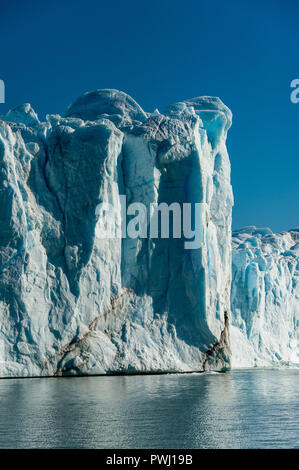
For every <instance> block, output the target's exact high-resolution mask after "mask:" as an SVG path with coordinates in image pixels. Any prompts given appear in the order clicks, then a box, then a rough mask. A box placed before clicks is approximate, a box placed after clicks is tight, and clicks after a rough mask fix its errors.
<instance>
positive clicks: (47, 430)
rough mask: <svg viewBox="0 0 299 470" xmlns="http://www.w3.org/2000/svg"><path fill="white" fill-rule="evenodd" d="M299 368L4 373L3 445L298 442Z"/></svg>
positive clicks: (0, 403) (0, 397) (0, 402)
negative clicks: (70, 375)
mask: <svg viewBox="0 0 299 470" xmlns="http://www.w3.org/2000/svg"><path fill="white" fill-rule="evenodd" d="M298 423H299V370H287V369H285V370H250V371H249V370H243V371H233V372H230V373H226V374H183V375H174V374H173V375H143V376H116V377H111V376H110V377H74V378H43V379H1V380H0V447H1V448H15V447H17V448H32V447H38V448H39V447H42V448H61V447H63V448H190V449H191V448H276V447H279V448H294V447H296V448H298V447H299V430H298Z"/></svg>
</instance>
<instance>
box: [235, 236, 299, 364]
mask: <svg viewBox="0 0 299 470" xmlns="http://www.w3.org/2000/svg"><path fill="white" fill-rule="evenodd" d="M232 242H233V255H232V293H231V309H232V325H231V345H232V346H231V347H232V366H233V367H252V366H269V365H286V364H288V365H290V364H298V363H299V348H298V346H299V342H298V339H299V338H298V331H299V329H298V327H299V229H296V230H290V231H289V232H281V233H278V234H274V233H272V231H271V230H270V229H268V228H264V229H258V228H256V227H245V228H243V229H241V230H238V231H235V232H233V237H232Z"/></svg>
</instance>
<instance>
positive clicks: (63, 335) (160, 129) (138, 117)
mask: <svg viewBox="0 0 299 470" xmlns="http://www.w3.org/2000/svg"><path fill="white" fill-rule="evenodd" d="M230 124H231V112H230V111H229V109H228V108H227V107H226V106H225V105H224V104H223V103H222V102H221V100H219V99H218V98H211V97H200V98H194V99H191V100H187V101H184V102H180V103H176V104H174V105H172V106H169V107H168V108H167V109H166V111H165V112H164V113H163V114H160V113H159V111H157V110H156V111H155V112H154V113H146V112H144V111H143V110H142V109H141V107H140V106H139V105H138V104H137V103H136V102H135V101H134V100H133V99H132V98H130V97H129V96H128V95H126V94H125V93H122V92H119V91H116V90H97V91H94V92H90V93H86V94H84V95H83V96H81V97H79V98H78V100H77V101H75V102H74V103H73V104H72V105H71V106H70V107H69V108H68V110H67V112H66V116H65V117H61V116H59V115H50V116H48V117H47V122H40V121H39V119H38V116H37V115H36V113H35V112H34V111H33V109H32V108H31V106H30V105H29V104H25V105H23V106H20V107H19V108H17V109H15V110H12V111H10V112H9V113H7V114H6V115H5V116H2V117H1V120H0V173H1V174H0V199H1V206H0V207H1V209H0V270H1V273H0V375H1V376H2V377H3V376H35V375H63V374H105V373H118V372H151V371H190V370H196V371H200V370H208V369H214V370H223V369H226V368H227V367H229V365H230V345H229V331H228V319H226V320H225V319H224V311H225V310H228V311H229V306H230V289H231V209H232V204H233V197H232V189H231V185H230V163H229V158H228V154H227V150H226V146H225V140H226V135H227V131H228V129H229V127H230ZM121 195H126V199H127V204H132V203H134V202H142V203H143V204H145V205H146V206H149V205H150V204H151V203H159V202H166V203H167V204H171V203H172V202H178V203H184V202H190V203H192V204H194V203H197V202H198V203H201V205H202V211H201V220H200V226H201V246H200V247H199V248H197V249H194V250H186V249H185V248H184V240H183V239H176V238H169V239H164V238H157V239H150V238H140V237H139V238H136V239H131V238H123V239H122V238H119V237H118V238H114V239H100V238H99V237H97V235H96V233H97V226H98V224H99V222H100V221H99V217H98V215H97V211H96V208H97V207H98V204H99V203H101V202H103V201H106V202H109V203H111V204H113V205H116V206H117V205H119V200H120V196H121ZM285 237H286V238H287V237H289V238H290V239H291V237H292V235H286V236H285ZM289 248H290V250H291V247H289ZM240 256H242V255H240ZM244 256H245V255H244ZM292 263H294V261H293V258H292V256H291V255H286V256H285V261H284V264H282V266H283V267H284V266H285V268H283V269H291V268H289V267H288V266H289V265H290V266H291V265H292V266H293V264H292ZM259 266H262V261H261V263H260V265H259ZM259 270H261V269H260V268H256V271H254V269H253V268H252V273H253V274H250V276H249V278H250V279H255V278H254V273H255V272H259ZM288 272H290V271H288ZM250 273H251V271H250ZM235 276H236V274H235ZM253 282H254V281H253V280H250V283H249V285H250V286H252V285H253ZM250 288H251V287H250ZM250 292H252V295H251V297H250V299H254V298H255V297H254V292H253V291H250ZM244 302H246V300H245V299H244ZM248 302H249V303H250V309H251V310H250V312H252V311H255V310H254V309H255V307H254V305H253V300H250V301H248ZM241 308H242V306H241V305H240V306H238V305H236V311H238V309H241ZM229 315H230V312H229ZM242 315H243V316H242ZM277 315H278V313H277ZM239 317H240V319H239V320H235V325H237V323H238V322H239V323H240V327H242V325H243V323H242V321H243V320H244V321H246V318H244V313H240V315H239ZM239 317H238V318H239ZM244 321H243V322H244ZM288 321H291V320H288ZM253 327H254V325H253V326H252V327H250V329H249V330H248V331H247V330H246V331H245V330H243V331H244V334H243V333H242V335H243V336H242V339H243V338H244V341H247V338H248V337H249V336H250V334H252V331H253Z"/></svg>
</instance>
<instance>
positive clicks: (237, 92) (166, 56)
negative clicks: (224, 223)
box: [0, 0, 299, 231]
mask: <svg viewBox="0 0 299 470" xmlns="http://www.w3.org/2000/svg"><path fill="white" fill-rule="evenodd" d="M0 40H1V48H0V78H1V79H3V80H4V81H5V84H6V103H5V104H1V105H0V114H3V113H4V112H5V111H6V110H7V109H9V108H13V107H15V106H17V105H18V104H21V103H24V102H30V103H31V104H32V105H33V107H34V108H35V109H36V111H37V112H38V114H39V115H40V117H41V118H44V116H45V114H47V113H59V114H63V113H64V111H65V109H66V107H67V105H68V104H69V103H70V102H72V101H73V100H74V99H75V98H76V97H77V96H79V95H80V94H81V93H83V92H85V91H87V90H92V89H96V88H117V89H120V90H123V91H125V92H127V93H129V94H130V95H131V96H133V98H135V99H136V100H137V101H138V102H139V103H140V105H141V106H142V107H143V108H144V109H145V110H146V111H153V110H154V109H155V108H156V107H157V108H158V109H159V110H160V111H163V109H164V108H165V107H166V106H167V105H168V104H170V103H173V102H176V101H181V100H184V99H187V98H190V97H194V96H199V95H217V96H219V97H220V98H221V99H222V100H223V101H224V102H225V104H227V105H228V106H229V107H230V108H231V110H232V111H233V114H234V120H233V127H232V129H231V131H230V134H229V139H228V148H229V152H230V157H231V163H232V182H233V187H234V194H235V208H234V222H233V225H234V227H235V228H237V227H241V226H244V225H257V226H269V227H271V228H272V229H273V230H274V231H279V230H284V229H289V228H292V227H298V226H299V210H298V203H299V176H298V175H299V103H298V104H297V105H295V104H292V103H291V101H290V91H291V89H290V82H291V80H292V79H294V78H299V2H298V1H296V0H293V1H291V0H259V1H258V0H251V1H248V0H238V1H237V0H231V1H230V0H227V1H224V0H222V1H218V0H215V1H213V0H209V1H208V0H207V1H202V0H150V1H147V0H123V1H120V0H111V1H107V0H105V1H102V0H84V1H76V0H73V1H64V0H60V1H57V0H52V1H51V2H50V1H48V0H43V1H33V0H26V2H25V1H21V0H19V1H15V0H0Z"/></svg>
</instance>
